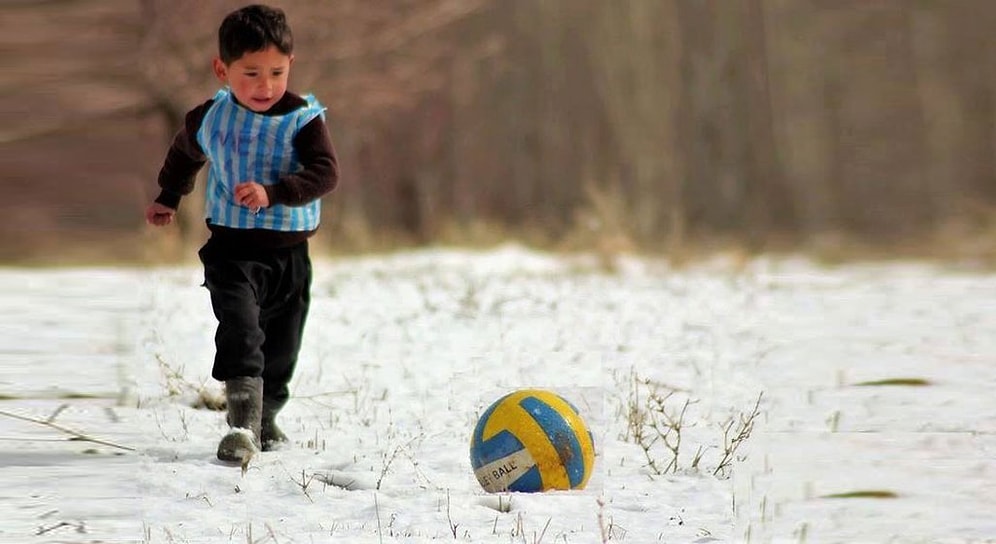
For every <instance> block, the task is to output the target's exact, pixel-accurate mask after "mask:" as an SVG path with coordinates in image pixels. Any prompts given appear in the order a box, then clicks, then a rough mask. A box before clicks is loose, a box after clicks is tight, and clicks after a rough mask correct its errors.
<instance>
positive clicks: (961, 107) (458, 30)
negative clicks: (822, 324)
mask: <svg viewBox="0 0 996 544" xmlns="http://www.w3.org/2000/svg"><path fill="white" fill-rule="evenodd" d="M244 3H245V2H230V1H220V0H219V1H199V0H197V1H195V0H0V6H2V7H0V10H2V16H0V25H2V32H0V36H2V37H0V40H2V41H0V51H2V56H3V70H2V72H0V81H2V92H3V100H2V105H0V176H2V178H0V184H2V186H0V188H2V195H3V196H2V198H0V231H2V240H0V263H6V264H12V263H69V262H137V263H162V262H178V261H184V260H192V259H194V258H195V256H194V251H193V250H194V249H195V248H196V247H197V246H198V245H199V244H200V243H201V242H202V241H203V239H204V237H205V235H206V229H205V228H204V226H203V220H202V218H201V202H200V201H201V198H199V196H200V193H201V192H202V189H203V186H202V185H199V186H198V190H197V191H195V197H194V198H188V199H185V201H184V203H183V205H182V207H181V212H182V217H181V224H180V225H179V227H170V228H168V229H165V230H157V231H155V232H153V231H152V230H151V228H149V227H146V226H145V225H144V222H143V216H142V214H143V210H144V208H145V206H146V205H147V204H148V203H149V202H150V201H151V199H152V198H154V196H155V195H156V194H158V187H157V186H156V174H157V172H158V170H159V167H160V165H161V162H162V159H163V156H164V154H165V151H166V149H167V147H168V145H169V142H170V141H171V139H172V136H173V134H174V132H175V131H176V129H177V128H178V126H179V123H180V122H181V120H182V118H183V115H184V113H185V112H186V111H187V110H188V109H190V108H191V107H193V106H194V105H196V104H198V103H200V102H202V101H204V100H206V99H207V98H209V97H210V96H212V94H213V93H214V91H215V90H216V85H217V83H216V81H215V80H214V78H213V76H212V75H211V71H210V62H211V59H212V57H213V56H214V55H215V53H216V50H217V46H216V41H215V40H216V32H217V26H218V24H219V23H220V21H221V19H222V17H223V16H224V15H225V14H226V13H228V12H229V11H231V10H232V9H235V8H237V7H240V6H241V5H243V4H244ZM272 5H276V6H279V7H281V8H283V9H285V10H286V12H287V15H288V18H289V19H290V22H291V24H292V26H293V28H294V33H295V38H296V50H295V54H296V61H295V64H294V68H293V70H292V73H291V80H292V85H291V87H292V89H293V90H295V91H298V92H313V93H314V94H315V95H316V96H318V98H319V99H320V100H321V101H322V102H323V103H324V104H325V105H327V106H328V107H329V124H330V127H331V131H332V136H333V140H334V142H335V144H336V146H337V150H338V153H339V157H340V161H341V165H342V180H341V185H340V187H339V188H338V189H337V190H336V192H335V193H333V195H331V196H330V197H328V198H327V199H326V201H325V210H324V213H325V217H324V223H323V228H322V230H321V235H320V236H319V238H318V239H317V240H316V243H315V245H314V246H313V247H315V248H316V251H317V252H323V251H324V252H330V253H338V252H353V251H372V250H382V249H386V248H395V247H403V246H409V245H424V244H436V243H446V244H462V245H481V244H490V243H494V242H497V241H501V240H509V239H515V240H520V241H523V242H525V243H529V244H533V245H536V246H538V247H545V248H555V249H567V250H588V249H595V250H597V251H600V252H608V253H612V252H621V251H645V252H649V253H656V254H666V255H669V256H671V257H673V258H676V259H677V258H681V257H682V256H689V255H696V254H701V253H707V252H709V251H713V250H716V249H717V248H722V249H724V250H729V249H734V250H736V251H741V252H743V253H744V254H753V253H756V252H770V251H795V250H802V251H808V252H812V253H814V254H818V255H822V256H824V257H827V258H834V257H835V256H836V257H843V256H848V255H878V256H881V255H918V256H936V257H941V258H957V259H971V260H973V261H977V262H989V261H990V260H993V258H994V257H996V214H994V213H993V212H994V209H996V208H994V205H996V158H994V156H996V65H994V64H996V63H994V61H996V40H993V39H992V32H993V29H994V28H996V2H992V1H990V0H946V1H940V0H938V1H928V0H611V1H608V0H336V1H320V0H310V1H308V0H287V1H279V2H272Z"/></svg>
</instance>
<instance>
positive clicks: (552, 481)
mask: <svg viewBox="0 0 996 544" xmlns="http://www.w3.org/2000/svg"><path fill="white" fill-rule="evenodd" d="M470 464H471V466H472V467H473V469H474V475H475V476H477V481H478V482H480V484H481V487H483V488H484V490H485V491H488V492H490V493H499V492H504V491H517V492H524V493H533V492H537V491H547V490H551V489H563V490H567V489H583V488H584V486H585V485H586V484H587V483H588V479H589V478H590V477H591V471H592V467H593V466H594V464H595V444H594V440H593V439H592V435H591V431H589V430H588V426H587V425H586V424H585V422H584V420H583V419H582V418H581V415H580V414H579V413H578V410H577V408H575V407H574V406H573V405H572V404H571V403H570V402H568V401H567V400H565V399H564V398H563V397H561V396H559V395H557V394H555V393H552V392H550V391H543V390H540V389H523V390H520V391H515V392H513V393H509V394H508V395H505V396H504V397H502V398H500V399H498V400H497V401H495V403H494V404H492V405H491V406H490V407H489V408H488V409H487V410H485V411H484V413H483V414H481V417H480V419H478V421H477V426H476V427H475V428H474V435H473V437H471V442H470Z"/></svg>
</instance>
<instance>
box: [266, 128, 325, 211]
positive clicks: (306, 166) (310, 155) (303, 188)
mask: <svg viewBox="0 0 996 544" xmlns="http://www.w3.org/2000/svg"><path fill="white" fill-rule="evenodd" d="M294 149H295V150H296V151H297V156H298V159H299V160H300V161H301V165H302V168H301V170H298V171H297V172H294V173H292V174H286V175H284V176H282V177H281V178H280V181H279V182H278V183H276V184H274V185H266V186H265V187H264V189H265V190H266V196H267V198H268V199H269V200H270V205H271V206H272V205H273V204H283V205H285V206H303V205H305V204H307V203H309V202H311V201H313V200H316V199H318V198H321V197H322V195H325V194H326V193H328V192H329V191H331V190H332V189H335V186H336V185H337V184H338V183H339V159H338V158H337V157H336V154H335V148H334V147H333V146H332V139H331V138H330V137H329V131H328V127H327V126H326V125H325V121H324V120H322V118H321V117H316V118H314V119H313V120H312V121H311V122H309V123H308V124H307V125H304V127H302V128H301V130H300V131H299V132H298V133H297V136H295V137H294Z"/></svg>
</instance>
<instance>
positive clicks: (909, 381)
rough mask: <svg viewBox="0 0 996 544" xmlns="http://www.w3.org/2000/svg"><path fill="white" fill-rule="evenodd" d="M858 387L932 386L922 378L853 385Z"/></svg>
mask: <svg viewBox="0 0 996 544" xmlns="http://www.w3.org/2000/svg"><path fill="white" fill-rule="evenodd" d="M854 385H856V386H858V387H879V386H890V385H891V386H903V387H925V386H928V385H932V384H931V383H930V381H928V380H925V379H923V378H888V379H885V380H871V381H867V382H858V383H856V384H854Z"/></svg>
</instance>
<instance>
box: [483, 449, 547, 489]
mask: <svg viewBox="0 0 996 544" xmlns="http://www.w3.org/2000/svg"><path fill="white" fill-rule="evenodd" d="M534 466H536V461H534V460H533V456H532V455H530V454H529V450H524V449H523V450H519V451H517V452H515V453H513V454H511V455H507V456H505V457H502V458H501V459H498V460H495V461H492V462H490V463H488V464H486V465H482V466H481V468H479V469H477V470H475V471H474V475H475V476H477V481H478V482H481V487H483V488H484V490H485V491H488V492H490V493H500V492H502V491H507V490H508V486H510V485H512V482H514V481H516V480H518V479H519V478H520V477H522V475H523V474H525V473H526V472H529V469H531V468H533V467H534Z"/></svg>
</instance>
